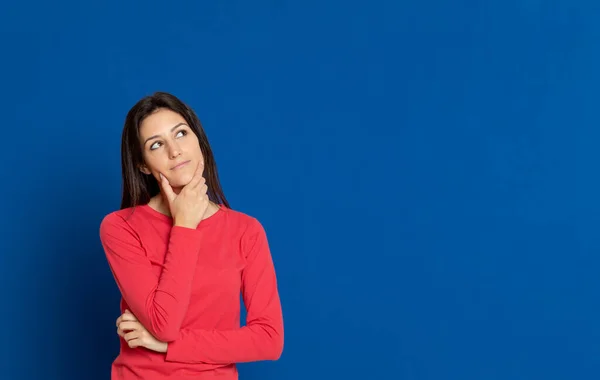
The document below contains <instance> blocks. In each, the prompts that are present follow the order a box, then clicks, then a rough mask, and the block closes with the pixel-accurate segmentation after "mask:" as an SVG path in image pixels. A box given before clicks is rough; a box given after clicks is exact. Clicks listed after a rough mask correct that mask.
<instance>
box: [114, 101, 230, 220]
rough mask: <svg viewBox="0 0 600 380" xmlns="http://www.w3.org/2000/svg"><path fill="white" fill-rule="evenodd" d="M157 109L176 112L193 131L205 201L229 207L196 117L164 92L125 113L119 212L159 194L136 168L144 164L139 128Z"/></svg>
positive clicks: (154, 183)
mask: <svg viewBox="0 0 600 380" xmlns="http://www.w3.org/2000/svg"><path fill="white" fill-rule="evenodd" d="M159 108H167V109H170V110H171V111H173V112H177V113H178V114H180V115H181V116H182V117H183V118H184V119H185V121H186V122H187V124H188V125H189V126H190V128H191V129H192V131H194V133H195V134H196V136H197V137H198V140H199V142H200V150H201V151H202V155H203V156H204V173H203V175H204V178H205V179H206V186H207V187H208V198H209V199H210V200H211V201H212V202H214V203H217V204H223V205H224V206H226V207H227V208H230V207H229V203H228V202H227V199H225V194H223V190H222V189H221V183H220V182H219V175H218V173H217V164H216V163H215V159H214V156H213V153H212V149H211V148H210V145H209V143H208V138H207V137H206V133H205V132H204V129H203V128H202V124H201V123H200V120H199V119H198V116H197V115H196V113H195V112H194V111H193V110H192V109H191V108H190V107H188V106H187V105H186V104H185V103H183V102H182V101H181V100H179V99H178V98H177V97H176V96H174V95H172V94H169V93H166V92H155V93H154V94H152V95H149V96H146V97H144V98H142V99H141V100H139V101H138V102H137V103H136V104H135V105H134V106H133V107H132V108H131V109H130V110H129V112H128V113H127V116H126V118H125V126H124V127H123V135H122V138H121V171H122V177H123V188H122V197H121V209H124V208H128V207H134V206H139V205H142V204H146V203H148V202H149V201H150V198H152V197H153V196H155V195H156V194H158V193H159V192H160V187H159V185H158V182H157V181H156V179H155V178H154V176H152V175H146V174H144V173H142V172H141V171H140V170H139V167H140V165H142V164H143V163H144V159H143V156H142V148H141V143H140V137H139V136H140V134H139V131H140V125H141V123H142V121H143V120H144V119H145V118H146V117H148V116H149V115H151V114H152V113H154V112H155V111H157V110H158V109H159Z"/></svg>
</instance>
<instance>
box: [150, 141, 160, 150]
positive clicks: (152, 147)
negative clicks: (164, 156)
mask: <svg viewBox="0 0 600 380" xmlns="http://www.w3.org/2000/svg"><path fill="white" fill-rule="evenodd" d="M160 144H161V142H160V141H157V142H155V143H154V144H152V145H150V150H154V149H158V147H159V146H160Z"/></svg>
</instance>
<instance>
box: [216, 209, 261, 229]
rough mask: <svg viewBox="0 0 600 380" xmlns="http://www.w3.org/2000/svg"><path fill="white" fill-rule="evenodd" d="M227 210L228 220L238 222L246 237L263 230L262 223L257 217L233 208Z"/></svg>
mask: <svg viewBox="0 0 600 380" xmlns="http://www.w3.org/2000/svg"><path fill="white" fill-rule="evenodd" d="M225 210H226V213H227V215H228V218H229V219H231V220H232V221H235V222H236V224H237V225H238V226H239V228H240V229H241V230H242V231H243V232H244V235H246V234H247V233H248V232H252V231H256V230H257V229H258V230H263V225H262V223H261V222H260V221H259V220H258V219H257V218H256V217H255V216H253V215H250V214H247V213H245V212H242V211H240V210H235V209H231V208H225Z"/></svg>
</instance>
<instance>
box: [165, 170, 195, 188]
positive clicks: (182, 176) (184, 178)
mask: <svg viewBox="0 0 600 380" xmlns="http://www.w3.org/2000/svg"><path fill="white" fill-rule="evenodd" d="M193 177H194V176H193V175H192V174H188V173H177V174H176V175H171V176H170V178H168V179H169V183H170V184H171V187H183V186H185V185H187V184H188V183H190V181H191V180H192V178H193Z"/></svg>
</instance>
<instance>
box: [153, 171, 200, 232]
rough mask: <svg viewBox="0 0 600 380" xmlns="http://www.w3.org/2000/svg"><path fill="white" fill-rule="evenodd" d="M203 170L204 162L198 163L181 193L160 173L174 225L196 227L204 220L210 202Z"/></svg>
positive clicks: (161, 183) (161, 184)
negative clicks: (176, 192)
mask: <svg viewBox="0 0 600 380" xmlns="http://www.w3.org/2000/svg"><path fill="white" fill-rule="evenodd" d="M203 170H204V164H203V163H200V164H198V167H197V168H196V172H195V173H194V176H193V177H192V180H191V181H190V182H189V183H188V184H187V185H185V186H183V188H182V189H181V191H180V192H179V194H175V192H174V191H173V188H172V187H171V185H170V184H169V180H168V179H167V177H165V176H164V175H162V174H160V186H161V188H162V190H163V192H164V194H165V195H166V198H167V202H168V204H169V210H170V211H171V216H172V217H173V224H174V225H177V226H182V227H188V228H193V229H195V228H196V227H198V224H200V222H201V221H202V218H203V217H204V213H205V212H206V210H207V209H208V206H209V204H210V202H209V200H208V195H207V191H208V187H207V186H206V181H205V179H204V177H203V176H202V171H203Z"/></svg>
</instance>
